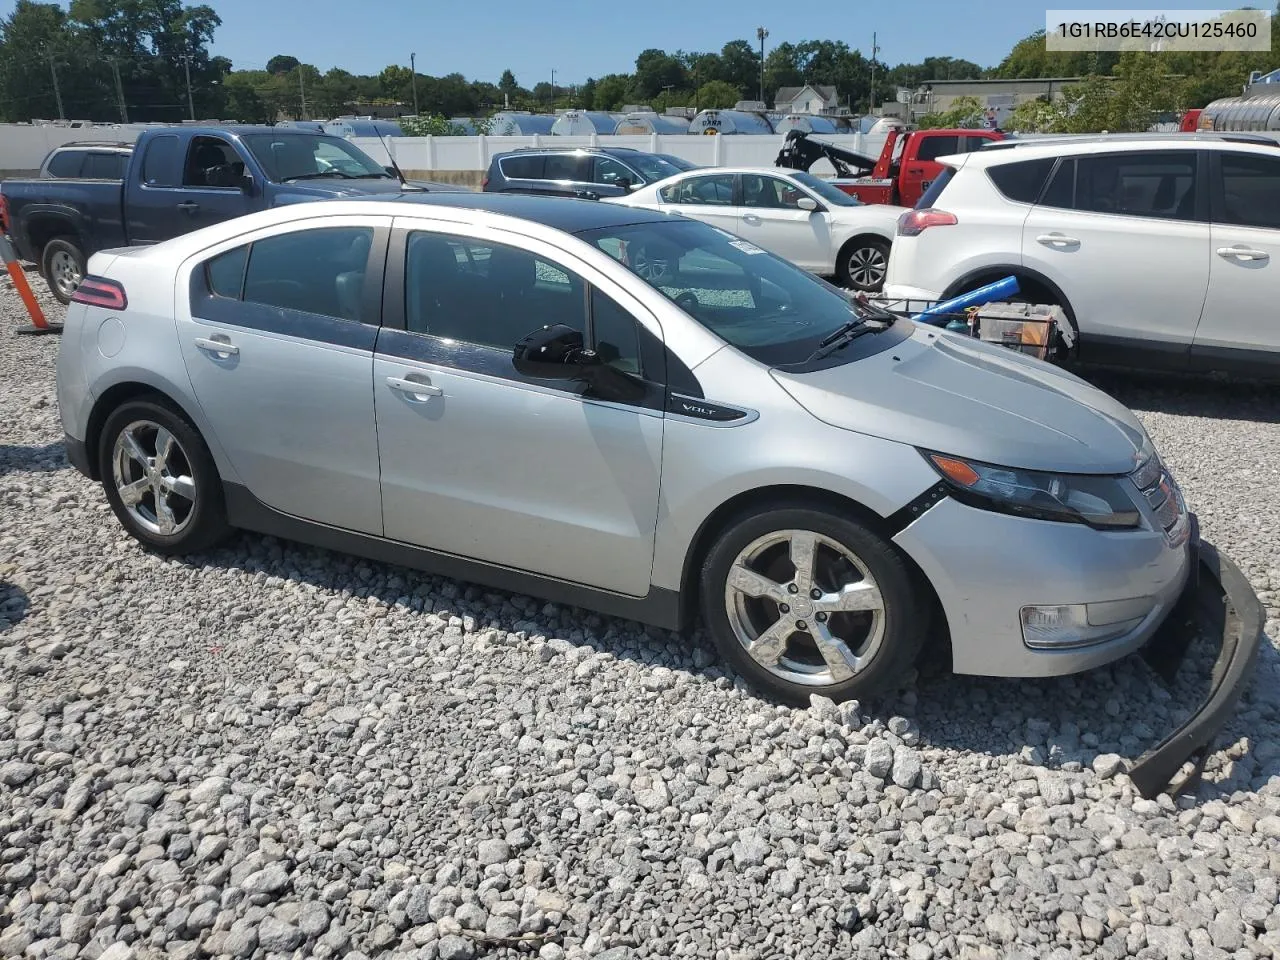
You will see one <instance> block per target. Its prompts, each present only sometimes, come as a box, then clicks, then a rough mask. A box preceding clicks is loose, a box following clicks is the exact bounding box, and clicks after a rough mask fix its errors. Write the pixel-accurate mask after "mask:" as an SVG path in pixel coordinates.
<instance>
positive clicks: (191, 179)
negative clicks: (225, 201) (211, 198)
mask: <svg viewBox="0 0 1280 960" xmlns="http://www.w3.org/2000/svg"><path fill="white" fill-rule="evenodd" d="M243 174H244V162H243V161H242V160H241V159H240V157H239V156H238V155H237V154H236V152H235V150H233V149H232V147H231V144H229V143H227V141H225V140H223V139H222V138H221V137H192V139H191V146H190V147H188V148H187V163H186V166H185V168H184V169H183V171H182V185H183V186H184V187H234V186H237V185H238V184H239V182H240V177H241V176H242V175H243Z"/></svg>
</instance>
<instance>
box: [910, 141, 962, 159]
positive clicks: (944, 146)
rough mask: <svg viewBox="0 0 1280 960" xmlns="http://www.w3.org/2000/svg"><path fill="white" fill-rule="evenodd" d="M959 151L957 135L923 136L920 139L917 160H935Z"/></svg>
mask: <svg viewBox="0 0 1280 960" xmlns="http://www.w3.org/2000/svg"><path fill="white" fill-rule="evenodd" d="M953 153H960V138H959V137H925V138H924V139H923V140H922V141H920V152H919V153H918V154H917V155H916V159H917V160H937V159H938V158H939V157H946V156H950V155H951V154H953Z"/></svg>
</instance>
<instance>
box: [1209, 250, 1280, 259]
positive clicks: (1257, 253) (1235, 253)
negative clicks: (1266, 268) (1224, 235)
mask: <svg viewBox="0 0 1280 960" xmlns="http://www.w3.org/2000/svg"><path fill="white" fill-rule="evenodd" d="M1218 256H1220V257H1226V258H1227V259H1228V260H1270V259H1271V254H1269V253H1267V251H1265V250H1254V249H1253V248H1252V247H1219V248H1218Z"/></svg>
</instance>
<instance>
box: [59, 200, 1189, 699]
mask: <svg viewBox="0 0 1280 960" xmlns="http://www.w3.org/2000/svg"><path fill="white" fill-rule="evenodd" d="M89 274H90V275H89V276H88V277H87V278H86V279H85V281H84V283H83V285H82V286H81V287H80V289H79V291H78V292H77V293H76V296H75V302H74V303H73V304H72V307H71V310H70V312H69V314H68V317H67V323H66V327H65V332H64V334H63V342H62V348H61V352H60V354H59V359H58V400H59V404H60V407H61V416H62V421H63V424H64V427H65V431H66V435H67V437H66V443H67V450H68V453H69V456H70V458H71V460H72V461H73V463H74V464H75V465H76V466H77V467H78V469H80V470H81V471H82V472H83V473H84V474H86V475H87V476H89V477H91V478H93V479H95V480H99V481H101V483H102V486H103V489H104V491H105V493H106V497H107V499H108V501H109V502H110V504H111V507H112V509H113V510H114V512H115V514H116V516H117V517H118V518H119V520H120V522H121V524H123V525H124V527H125V529H126V530H128V532H129V533H130V534H131V535H132V536H134V537H135V538H137V540H139V541H141V543H142V544H144V545H145V546H147V547H148V548H150V549H152V550H155V551H158V552H160V553H164V554H180V553H191V552H196V551H201V550H205V549H208V548H210V547H212V546H214V545H215V544H217V543H218V542H219V541H220V540H222V539H223V538H224V537H225V536H227V534H228V533H229V532H230V531H231V530H232V529H233V528H242V529H246V530H252V531H261V532H266V533H271V534H275V535H278V536H281V537H286V538H291V539H295V540H299V541H304V542H309V543H312V544H317V545H321V546H324V547H328V548H332V549H336V550H344V551H349V552H352V553H357V554H362V555H365V556H368V557H372V558H377V559H382V560H386V561H389V562H394V563H400V564H404V565H407V566H412V567H417V568H421V569H425V570H429V571H432V572H435V573H442V574H447V575H450V576H456V577H458V578H460V579H464V580H468V581H473V582H476V583H481V584H486V585H490V586H493V587H497V588H501V589H508V590H513V591H519V592H522V593H527V594H531V595H535V596H540V597H546V598H549V599H552V600H556V601H560V602H565V603H571V604H578V605H581V606H584V607H589V608H593V609H595V610H599V611H602V612H604V613H607V614H612V615H617V616H622V617H629V618H634V619H636V620H640V621H644V622H647V623H650V624H655V625H658V626H661V627H666V628H672V629H680V628H682V627H684V626H686V625H688V624H689V623H690V622H691V621H692V620H694V619H695V617H696V616H697V615H699V614H700V615H701V617H702V619H703V621H704V622H705V624H706V627H707V629H708V630H709V632H710V634H711V635H712V636H713V637H714V639H715V642H716V644H717V646H718V648H719V651H720V653H721V655H722V656H723V658H724V659H725V660H727V661H728V662H729V663H730V664H732V666H733V668H734V669H735V670H737V671H738V672H740V673H741V674H744V675H745V676H746V677H747V678H749V680H751V681H752V682H753V683H754V684H755V685H756V686H757V687H758V688H760V689H761V690H763V691H764V692H766V693H767V694H769V695H771V696H773V697H775V698H777V699H779V700H782V701H787V702H800V703H803V702H807V701H808V698H809V696H810V694H814V693H818V694H824V695H826V696H829V697H832V698H834V699H843V698H848V697H851V696H860V695H865V694H869V693H873V692H875V691H879V690H885V689H886V688H890V687H892V686H893V685H894V683H895V680H896V679H898V678H900V677H901V676H902V674H903V673H904V672H905V671H907V670H908V669H909V668H910V667H911V666H912V664H913V662H914V661H915V660H916V659H917V657H918V655H919V654H920V652H921V650H922V648H923V645H924V644H925V642H926V640H930V639H933V640H937V641H938V642H939V643H942V644H946V645H947V646H948V647H949V658H950V663H951V665H952V667H953V669H954V670H955V671H957V672H961V673H971V674H986V675H1001V676H1047V675H1055V674H1064V673H1070V672H1074V671H1079V670H1083V669H1085V668H1089V667H1093V666H1096V665H1098V664H1103V663H1106V662H1108V661H1111V660H1114V659H1116V658H1118V657H1121V656H1123V655H1125V654H1126V653H1129V652H1130V651H1133V650H1135V649H1136V648H1138V647H1140V646H1142V645H1143V644H1144V642H1145V641H1146V640H1147V639H1148V638H1149V637H1150V636H1151V635H1152V633H1153V632H1154V631H1155V630H1156V628H1157V627H1158V626H1159V625H1160V624H1161V622H1162V621H1163V620H1164V619H1165V618H1166V616H1167V615H1168V614H1169V611H1170V609H1171V607H1172V606H1173V604H1174V602H1175V600H1176V599H1177V598H1178V596H1179V594H1180V593H1181V592H1182V590H1183V586H1184V583H1185V582H1186V581H1187V579H1188V573H1189V570H1190V568H1191V566H1192V543H1191V541H1193V539H1194V538H1193V537H1192V536H1191V532H1190V531H1191V527H1192V523H1191V522H1190V521H1189V517H1188V513H1187V510H1186V507H1185V506H1184V504H1183V500H1182V497H1181V494H1180V493H1179V491H1178V487H1177V485H1176V484H1175V482H1174V480H1173V479H1172V477H1171V476H1170V475H1169V473H1168V471H1167V470H1166V469H1165V467H1164V466H1163V465H1162V463H1161V460H1160V458H1159V456H1158V455H1157V453H1156V451H1155V450H1154V449H1153V447H1152V444H1151V441H1150V439H1149V438H1148V436H1147V434H1146V433H1145V431H1144V430H1143V428H1142V426H1141V425H1140V424H1139V423H1138V421H1137V420H1136V419H1135V418H1134V417H1133V416H1132V415H1131V414H1130V412H1129V411H1128V410H1127V409H1125V408H1124V407H1123V406H1121V405H1120V404H1119V403H1117V402H1115V401H1114V400H1112V399H1111V398H1109V397H1108V396H1106V395H1105V394H1103V393H1101V392H1099V391H1098V390H1096V389H1094V388H1092V387H1090V386H1089V385H1087V384H1086V383H1084V382H1083V381H1082V380H1080V379H1078V378H1077V377H1075V376H1073V375H1071V374H1069V373H1066V372H1064V371H1062V370H1059V369H1057V368H1055V367H1052V366H1050V365H1048V364H1045V363H1042V362H1040V361H1036V360H1032V359H1029V358H1026V357H1023V356H1021V355H1018V354H1016V353H1014V352H1012V351H1008V350H1005V349H1003V348H1000V347H992V346H988V345H984V344H982V343H979V342H977V341H974V340H972V339H968V338H964V337H961V336H958V335H954V334H951V333H948V332H946V331H942V330H939V329H936V328H933V327H929V326H923V325H917V324H915V323H913V322H911V321H910V320H907V319H903V318H895V317H893V316H890V315H887V314H883V313H882V312H880V311H876V310H874V309H871V308H869V307H868V306H867V305H865V304H860V303H858V302H857V301H856V300H851V299H850V297H849V296H848V295H847V294H845V293H843V292H842V291H840V290H837V289H836V288H835V287H832V286H830V285H829V284H827V283H825V282H823V281H822V280H819V279H817V278H815V277H813V276H810V275H809V274H807V273H804V272H803V271H801V270H799V269H797V268H796V267H793V266H791V265H790V264H788V263H786V262H785V261H783V260H781V259H779V258H777V257H775V256H773V255H771V254H769V253H767V252H765V251H763V250H762V249H760V248H759V247H757V246H755V245H753V244H752V243H750V242H748V241H746V240H743V239H740V238H738V237H736V236H733V235H732V234H729V233H726V232H724V231H722V230H719V229H717V228H715V227H713V226H710V225H707V224H703V223H697V222H693V221H689V220H685V219H681V218H679V217H673V216H667V215H664V214H660V213H653V212H649V211H645V210H640V209H634V208H628V207H622V206H616V205H609V204H600V203H592V202H590V201H580V200H558V199H547V198H535V197H521V196H506V195H493V194H488V195H461V194H458V195H436V194H429V195H426V196H422V197H414V198H407V197H406V198H400V199H397V200H390V201H332V202H320V203H308V204H299V205H293V206H288V207H283V208H278V209H274V210H269V211H265V212H262V213H258V214H254V215H251V216H246V217H242V218H240V219H236V220H232V221H228V222H225V223H221V224H218V225H216V226H213V227H209V228H207V229H204V230H200V231H197V232H195V233H191V234H188V235H186V236H183V237H179V238H177V239H174V240H171V241H169V242H166V243H163V244H160V245H158V246H154V247H142V248H129V249H122V250H112V251H105V252H103V253H99V254H97V255H95V256H94V257H93V258H92V260H91V262H90V263H89Z"/></svg>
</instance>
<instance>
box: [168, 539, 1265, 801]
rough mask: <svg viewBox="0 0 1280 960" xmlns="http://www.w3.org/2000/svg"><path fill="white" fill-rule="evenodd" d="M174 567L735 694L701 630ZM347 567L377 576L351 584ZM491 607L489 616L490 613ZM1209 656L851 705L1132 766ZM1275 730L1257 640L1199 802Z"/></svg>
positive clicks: (999, 746)
mask: <svg viewBox="0 0 1280 960" xmlns="http://www.w3.org/2000/svg"><path fill="white" fill-rule="evenodd" d="M185 562H188V563H190V564H191V565H194V566H204V565H213V566H218V567H222V568H223V569H227V570H237V571H240V572H242V573H244V574H246V575H257V574H264V575H266V576H270V577H279V578H281V579H285V580H290V581H293V582H302V583H306V584H308V585H309V586H311V587H314V588H318V589H321V590H327V591H333V592H334V594H335V595H336V594H339V593H343V592H347V591H350V592H352V593H354V594H356V595H357V596H360V597H367V598H370V599H374V600H377V601H380V602H382V603H385V604H386V605H388V606H397V605H399V606H404V605H405V604H406V601H408V602H409V603H410V606H411V607H412V608H413V609H415V610H419V609H420V610H424V611H425V610H430V611H432V612H434V613H435V614H436V615H437V616H439V617H444V618H449V617H459V618H465V617H474V618H475V621H476V629H477V630H484V629H488V628H495V629H498V630H502V631H506V632H512V633H514V632H517V631H526V632H528V633H530V634H542V635H545V636H547V637H549V638H550V637H560V638H563V639H569V638H570V637H572V642H574V643H576V644H580V645H583V646H587V647H591V648H593V649H595V650H596V651H598V652H601V653H608V654H611V655H613V656H615V657H617V658H619V659H625V660H630V661H632V662H634V663H636V664H637V665H638V666H640V667H641V668H642V669H646V670H651V669H653V668H655V667H666V668H669V669H671V670H677V671H686V672H689V673H691V674H695V675H702V676H704V677H706V678H707V679H712V680H714V679H716V678H722V677H727V678H728V679H729V680H730V681H731V682H732V683H733V685H734V686H735V687H738V688H743V689H745V684H744V683H743V682H742V681H741V679H740V678H737V677H735V676H734V675H733V674H732V672H731V671H730V670H728V668H727V667H725V666H724V665H723V664H722V663H721V662H720V661H719V659H718V658H717V657H716V656H715V655H714V651H713V648H712V646H711V642H710V639H709V638H707V637H706V636H705V634H704V633H703V631H702V630H701V629H697V630H694V631H691V632H689V633H687V634H684V635H680V636H679V637H677V635H675V634H672V633H669V632H668V631H664V630H657V629H653V628H647V627H645V626H644V625H642V624H639V623H636V622H634V621H628V620H622V619H618V618H613V617H606V616H603V615H600V614H596V613H593V612H591V611H587V610H584V609H580V608H574V607H569V606H565V605H563V604H548V603H547V602H546V601H543V600H541V599H537V598H531V597H528V596H525V595H520V594H513V593H509V592H506V591H502V590H494V589H490V588H488V587H481V586H477V585H475V584H472V583H469V582H467V581H463V580H454V579H451V578H448V577H440V576H433V575H428V574H424V573H421V572H418V571H415V570H411V569H408V568H403V567H397V566H394V565H391V564H379V563H375V562H374V561H366V560H362V559H360V558H358V557H354V556H350V555H347V554H342V553H336V552H332V551H328V550H324V549H321V548H317V547H311V546H306V545H301V544H297V543H293V542H291V541H285V540H279V539H277V538H275V537H269V536H260V535H258V534H252V533H241V534H239V535H238V536H237V537H236V539H235V540H233V541H232V542H231V544H229V545H228V547H227V548H223V549H219V550H216V551H213V552H210V553H207V554H201V555H195V556H191V557H189V558H187V559H186V561H185ZM361 567H368V568H374V569H377V570H380V571H383V572H385V574H386V576H385V577H372V578H367V577H363V576H359V575H358V573H357V571H358V569H359V568H361ZM424 601H425V603H424ZM499 603H500V604H501V610H500V611H499V612H496V613H495V609H496V608H497V606H498V604H499ZM420 604H423V605H422V606H420ZM669 640H674V642H667V641H669ZM654 641H656V642H654ZM1217 654H1218V646H1217V645H1216V644H1215V642H1214V641H1213V640H1212V639H1211V638H1209V637H1207V636H1201V637H1200V638H1198V639H1197V640H1196V641H1195V642H1193V643H1192V644H1191V646H1190V648H1189V650H1188V653H1187V656H1186V659H1185V661H1184V662H1183V664H1182V667H1181V669H1180V670H1179V672H1178V674H1177V676H1176V677H1175V678H1174V681H1173V683H1172V684H1171V685H1166V684H1165V682H1164V681H1163V680H1161V679H1160V677H1158V676H1157V674H1156V673H1155V672H1154V671H1153V670H1151V669H1150V667H1148V666H1147V664H1146V662H1145V661H1144V660H1143V659H1142V658H1141V656H1139V655H1133V656H1130V657H1127V658H1125V659H1123V660H1121V661H1118V662H1117V663H1114V664H1110V665H1108V666H1105V667H1101V668H1098V669H1095V670H1092V671H1088V672H1086V673H1082V674H1076V675H1073V676H1068V677H1055V678H1047V679H1004V678H982V677H965V676H958V675H952V674H950V673H946V672H939V671H933V670H926V671H925V673H924V675H922V676H921V677H919V678H918V679H917V681H916V682H915V683H914V684H912V685H911V686H910V687H907V688H904V689H903V690H901V691H898V692H896V693H894V694H889V695H885V696H883V697H878V698H875V699H874V700H868V701H865V702H864V708H863V712H864V713H866V712H870V713H872V714H873V715H874V716H878V717H880V718H881V719H882V720H884V721H885V722H887V721H888V719H889V718H890V717H891V716H894V715H898V716H905V717H908V718H910V719H911V720H912V721H914V723H915V724H916V726H917V728H918V732H919V736H920V741H921V746H922V747H924V748H926V749H928V748H938V749H944V750H958V751H965V752H967V753H970V754H973V755H975V756H985V757H990V758H992V759H995V758H1005V757H1018V758H1020V760H1021V761H1022V762H1024V763H1025V764H1027V765H1028V774H1027V775H1028V776H1034V775H1035V772H1034V771H1035V768H1043V769H1062V770H1067V771H1070V770H1082V769H1084V768H1087V767H1089V766H1090V765H1091V764H1092V762H1093V760H1094V758H1095V757H1097V756H1098V755H1100V754H1106V753H1116V754H1119V755H1120V756H1122V757H1124V758H1126V759H1129V760H1136V759H1137V758H1138V757H1139V756H1140V755H1141V754H1142V753H1143V752H1144V751H1145V750H1147V749H1148V748H1150V747H1152V746H1154V745H1155V744H1156V743H1158V742H1159V741H1160V740H1162V739H1163V738H1164V737H1165V736H1167V735H1168V734H1169V733H1170V732H1172V731H1173V730H1174V729H1175V728H1176V727H1177V726H1179V725H1180V724H1181V723H1182V722H1183V721H1184V720H1185V719H1186V718H1187V717H1188V716H1190V715H1191V713H1193V712H1194V711H1195V710H1196V709H1197V708H1198V706H1199V705H1200V703H1201V702H1202V701H1203V700H1204V699H1205V697H1206V696H1207V695H1208V693H1209V685H1210V675H1211V671H1212V668H1213V663H1214V661H1215V659H1216V658H1217ZM1277 726H1280V654H1277V652H1276V650H1275V648H1274V647H1273V646H1272V644H1271V643H1267V644H1264V645H1263V648H1262V651H1261V653H1260V655H1259V659H1258V667H1257V670H1256V677H1255V681H1254V683H1253V684H1252V686H1251V689H1250V690H1248V691H1246V694H1245V697H1244V701H1243V702H1242V704H1241V706H1240V707H1239V708H1238V709H1237V711H1236V714H1235V715H1234V716H1233V718H1232V719H1231V720H1230V721H1229V722H1228V724H1227V726H1226V727H1225V728H1224V730H1223V732H1222V733H1221V734H1220V735H1219V737H1218V739H1217V741H1216V742H1215V750H1214V752H1213V754H1212V755H1211V757H1210V760H1209V763H1208V766H1207V769H1206V776H1205V781H1206V782H1205V783H1204V785H1203V786H1202V787H1201V788H1200V793H1199V799H1201V800H1206V799H1210V798H1212V797H1214V796H1223V795H1228V794H1230V793H1232V792H1234V791H1236V790H1247V789H1258V788H1259V787H1260V786H1261V785H1262V784H1264V783H1266V782H1268V781H1269V780H1270V779H1271V778H1274V777H1277V776H1280V755H1277V756H1271V755H1268V756H1267V757H1264V758H1259V757H1257V756H1255V755H1254V754H1253V751H1252V750H1245V751H1240V750H1234V751H1233V755H1232V756H1231V757H1228V755H1227V754H1226V753H1224V752H1223V751H1224V748H1225V747H1227V746H1229V745H1231V744H1235V743H1236V742H1237V741H1239V740H1240V739H1241V738H1242V737H1248V738H1249V742H1250V744H1251V745H1253V746H1257V745H1258V744H1259V743H1260V742H1261V741H1260V740H1259V737H1260V736H1262V737H1263V738H1264V739H1265V738H1266V733H1265V732H1264V729H1260V728H1265V730H1274V729H1275V728H1276V727H1277Z"/></svg>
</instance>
